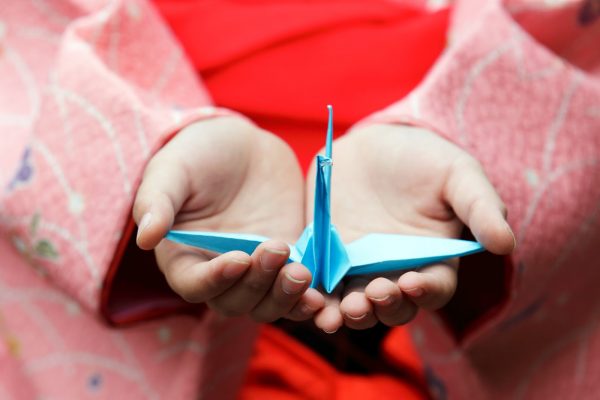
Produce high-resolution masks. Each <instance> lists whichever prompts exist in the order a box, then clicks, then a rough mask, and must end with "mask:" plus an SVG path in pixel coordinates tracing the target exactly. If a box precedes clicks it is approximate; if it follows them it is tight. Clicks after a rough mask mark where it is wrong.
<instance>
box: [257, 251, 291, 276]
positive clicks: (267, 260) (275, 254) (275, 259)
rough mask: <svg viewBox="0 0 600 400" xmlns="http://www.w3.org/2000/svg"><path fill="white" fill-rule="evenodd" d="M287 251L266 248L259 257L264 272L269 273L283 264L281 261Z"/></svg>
mask: <svg viewBox="0 0 600 400" xmlns="http://www.w3.org/2000/svg"><path fill="white" fill-rule="evenodd" d="M286 255H287V251H285V250H279V249H272V248H270V247H267V248H266V249H265V251H263V253H262V254H261V256H260V266H261V267H262V269H263V270H264V271H267V272H270V271H274V270H276V269H278V268H279V267H281V265H282V264H283V263H284V262H285V260H284V259H283V257H284V256H286Z"/></svg>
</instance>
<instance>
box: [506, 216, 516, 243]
mask: <svg viewBox="0 0 600 400" xmlns="http://www.w3.org/2000/svg"><path fill="white" fill-rule="evenodd" d="M506 230H507V231H508V233H510V236H511V237H512V240H513V247H512V248H513V250H514V249H516V248H517V238H516V237H515V234H514V232H513V231H512V229H511V228H510V225H509V224H508V222H507V223H506Z"/></svg>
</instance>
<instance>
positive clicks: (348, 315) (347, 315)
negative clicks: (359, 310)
mask: <svg viewBox="0 0 600 400" xmlns="http://www.w3.org/2000/svg"><path fill="white" fill-rule="evenodd" d="M345 315H346V317H347V318H350V319H351V320H353V321H359V320H361V319H363V318H364V317H366V316H367V313H364V314H362V315H359V316H358V317H355V316H352V315H350V314H348V313H346V314H345Z"/></svg>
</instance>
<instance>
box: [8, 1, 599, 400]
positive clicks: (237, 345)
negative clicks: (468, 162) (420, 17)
mask: <svg viewBox="0 0 600 400" xmlns="http://www.w3.org/2000/svg"><path fill="white" fill-rule="evenodd" d="M3 3H4V4H3V5H2V6H0V127H1V129H2V132H3V133H2V144H1V145H0V146H1V147H0V184H1V185H2V186H1V187H2V190H3V191H2V194H1V197H0V231H1V234H2V239H1V240H0V399H3V398H9V399H11V398H15V399H29V398H68V399H70V398H72V399H86V398H116V399H118V398H127V399H158V398H164V399H189V398H209V399H210V398H215V399H227V398H234V397H235V393H236V392H237V390H238V388H239V385H240V383H241V380H242V377H243V374H244V371H245V368H246V364H247V360H248V356H249V354H250V352H251V350H252V343H253V341H254V339H255V334H256V326H255V325H254V324H253V323H251V322H249V321H248V320H246V319H224V318H219V317H217V316H216V315H214V314H212V313H210V312H205V313H203V314H201V316H200V317H198V316H173V317H165V318H163V319H159V320H154V321H149V322H144V323H140V324H137V325H134V326H130V327H124V328H118V329H116V328H113V327H110V326H109V325H108V324H107V323H106V322H105V318H108V319H109V320H111V321H113V322H114V318H116V317H114V316H111V315H109V314H110V313H107V312H106V308H105V304H106V296H107V290H108V289H107V288H106V286H105V283H106V282H108V281H109V280H108V279H107V277H108V276H110V275H112V274H114V265H113V264H114V262H113V259H114V258H115V254H119V253H121V252H122V250H123V247H124V244H123V243H124V242H126V241H127V236H128V235H129V234H130V233H131V225H130V210H131V204H132V199H133V195H134V194H135V190H136V188H137V185H138V183H139V181H140V178H141V173H142V171H143V168H144V165H145V162H146V161H147V160H148V158H149V157H150V155H151V154H152V153H153V151H155V150H156V149H157V148H159V147H160V146H161V145H162V144H163V143H164V142H165V141H166V140H168V138H169V137H170V136H171V135H172V134H174V133H175V132H177V130H178V129H179V128H181V127H182V126H184V125H185V124H187V123H189V122H191V121H194V120H199V119H202V118H210V117H213V116H215V115H219V113H221V112H222V111H220V110H218V109H216V108H213V107H210V99H209V97H208V95H207V94H206V92H205V91H204V89H203V87H202V85H201V83H200V82H198V79H197V77H196V75H195V73H194V71H193V70H192V68H190V66H189V64H188V63H187V61H186V60H185V56H184V54H183V53H182V50H181V48H180V47H179V46H178V44H177V43H176V42H175V40H174V38H173V37H172V35H171V34H170V33H169V31H168V29H167V28H166V27H165V25H164V23H163V22H162V21H161V20H160V18H159V17H158V16H157V14H156V12H155V11H154V10H153V9H152V7H151V5H149V4H148V3H147V2H146V1H144V0H129V1H125V0H112V1H110V0H55V1H47V2H44V1H39V0H4V2H3ZM431 3H437V2H431ZM546 3H547V4H546ZM599 14H600V4H599V2H598V1H597V0H592V1H589V0H588V1H587V2H563V1H547V2H544V3H541V2H539V1H535V2H534V1H525V0H521V1H506V2H505V3H501V2H500V1H499V0H488V1H485V2H483V1H477V0H470V1H469V0H467V1H460V2H459V3H458V4H457V6H456V12H455V14H454V22H453V25H452V29H451V32H450V38H449V42H450V43H449V47H448V49H447V51H446V52H445V54H443V55H442V56H441V58H440V59H439V60H438V62H437V64H436V65H435V67H434V68H433V69H432V71H431V72H430V73H429V75H428V76H427V78H426V79H425V80H424V81H423V82H422V83H421V84H420V85H419V87H418V88H417V89H416V90H415V91H414V92H413V93H411V95H410V96H408V97H407V98H405V99H403V100H401V101H400V102H398V103H397V104H394V105H392V106H391V107H389V108H387V109H386V110H383V111H382V112H380V113H378V114H376V115H374V116H372V117H371V119H370V120H368V121H376V122H382V121H383V122H390V123H409V124H416V125H421V126H425V127H428V128H430V129H432V130H434V131H436V132H438V133H439V134H441V135H443V136H445V137H447V138H448V139H450V140H452V141H454V142H455V143H457V144H459V145H461V146H463V147H464V148H465V149H467V151H469V152H470V153H472V154H473V155H474V156H475V157H476V158H478V159H479V160H480V161H481V162H482V164H483V165H484V167H485V169H486V171H487V173H488V174H489V176H490V178H491V180H492V181H493V183H494V184H495V185H496V187H497V188H498V190H499V191H500V193H501V195H502V197H503V199H504V200H505V202H506V203H507V205H508V208H509V210H510V215H509V220H510V223H511V225H512V226H513V228H515V231H516V233H517V240H518V249H517V251H516V252H515V254H514V255H513V256H512V257H511V259H510V260H507V269H506V271H508V273H507V274H506V281H500V282H497V286H498V287H501V288H502V290H503V292H502V293H503V296H502V298H501V301H498V302H496V303H494V304H492V305H490V307H489V311H488V312H487V313H486V314H485V315H484V316H483V317H480V318H478V319H477V320H476V321H475V322H473V323H471V325H470V326H469V329H466V330H464V332H463V334H460V335H458V334H456V331H455V330H454V331H453V330H452V329H450V328H449V326H452V323H451V318H452V315H451V314H450V315H449V317H448V318H450V319H447V320H446V322H442V320H441V319H440V318H439V317H438V316H437V315H433V314H427V315H426V314H422V315H421V316H420V317H419V319H418V320H417V321H416V323H415V324H413V326H412V333H413V337H414V341H415V343H416V345H417V347H418V349H419V350H420V351H421V354H422V356H423V358H424V361H425V363H426V365H427V366H428V368H427V376H428V379H429V383H430V386H431V388H432V392H433V393H434V395H437V396H438V397H439V398H446V397H449V398H456V399H462V398H473V399H485V398H498V399H505V398H523V399H530V398H540V399H546V398H561V399H562V398H577V399H582V398H583V399H585V398H590V399H591V398H594V397H596V396H597V392H598V391H600V383H599V381H598V377H599V376H600V360H599V358H598V357H594V355H596V356H597V355H600V326H599V325H598V322H600V319H599V317H600V315H599V313H600V295H598V294H597V292H596V291H595V290H596V287H597V286H598V285H599V284H600V270H599V267H600V261H596V260H595V258H594V252H593V251H594V249H595V248H596V246H597V245H598V244H600V224H599V222H600V173H599V166H598V162H599V160H600V136H598V134H599V133H600V79H599V75H600V18H597V17H598V15H599ZM481 268H485V265H482V266H480V269H481ZM139 279H140V281H143V280H144V276H140V277H139ZM103 317H105V318H103ZM113 317H114V318H113ZM448 321H450V322H448ZM393 337H394V335H393V333H392V335H391V336H390V337H388V339H387V340H388V342H389V341H393Z"/></svg>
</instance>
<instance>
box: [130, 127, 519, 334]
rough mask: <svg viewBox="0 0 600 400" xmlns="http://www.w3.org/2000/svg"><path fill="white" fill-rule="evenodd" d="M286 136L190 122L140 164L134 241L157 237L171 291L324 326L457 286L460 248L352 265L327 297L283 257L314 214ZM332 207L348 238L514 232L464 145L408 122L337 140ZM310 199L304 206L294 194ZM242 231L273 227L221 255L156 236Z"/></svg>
mask: <svg viewBox="0 0 600 400" xmlns="http://www.w3.org/2000/svg"><path fill="white" fill-rule="evenodd" d="M304 186H305V183H304V182H303V179H302V174H301V172H300V169H299V167H298V164H297V161H296V158H295V157H294V154H293V152H292V151H291V150H290V148H289V147H288V146H287V145H286V144H285V143H284V142H282V141H281V140H280V139H278V138H277V137H275V136H274V135H272V134H270V133H269V132H266V131H264V130H261V129H259V128H258V127H256V126H255V125H253V124H251V123H250V122H248V121H247V120H245V119H243V118H240V117H233V116H232V117H221V118H215V119H211V120H207V121H201V122H197V123H194V124H191V125H190V126H188V127H187V128H185V129H183V130H182V131H181V132H179V133H178V134H177V135H176V136H175V137H174V138H173V139H172V140H171V141H170V142H169V143H168V144H167V145H166V146H164V147H163V148H162V149H161V150H160V151H159V152H158V153H157V154H156V155H155V156H154V157H153V158H152V159H151V160H150V162H149V164H148V165H147V167H146V169H145V172H144V177H143V181H142V184H141V186H140V188H139V190H138V193H137V196H136V199H135V203H134V211H133V214H134V218H135V220H136V222H137V223H138V237H137V243H138V245H139V247H140V248H142V249H147V250H149V249H154V251H155V253H156V258H157V261H158V265H159V268H160V269H161V271H162V272H163V273H164V275H165V278H166V280H167V282H169V284H170V286H171V287H172V288H173V290H174V291H175V292H177V293H178V294H179V295H181V296H182V297H183V298H184V299H185V300H187V301H190V302H202V303H206V304H207V305H208V306H209V307H210V308H211V309H213V310H215V311H217V312H219V313H221V314H223V315H226V316H236V315H249V316H250V317H251V318H253V319H254V320H256V321H259V322H270V321H274V320H276V319H278V318H281V317H285V318H288V319H292V320H306V319H309V318H314V321H315V324H316V325H317V326H318V327H319V328H321V329H323V330H324V331H325V332H334V331H336V330H337V329H339V327H341V326H342V325H346V326H348V327H350V328H353V329H365V328H368V327H371V326H373V325H374V324H375V323H377V321H381V322H382V323H384V324H386V325H390V326H394V325H400V324H404V323H406V322H408V321H410V320H411V319H412V318H413V317H414V315H415V314H416V312H417V311H418V309H419V308H424V309H428V310H433V309H437V308H439V307H441V306H443V305H444V304H446V303H447V302H448V301H449V299H450V298H451V296H452V294H453V293H454V290H455V288H456V267H457V264H458V263H457V261H456V260H454V261H451V262H449V263H446V264H437V265H431V266H428V267H425V268H422V269H420V270H419V271H418V272H407V273H404V274H392V275H387V276H385V277H372V276H369V277H356V278H353V279H351V280H347V281H346V282H345V283H344V285H340V287H339V288H338V289H337V290H336V292H335V293H334V294H333V295H331V296H329V295H327V296H326V295H324V294H323V293H321V292H319V291H317V290H315V289H309V288H308V285H309V282H310V279H311V276H310V272H309V271H308V269H307V268H305V267H304V266H302V265H300V264H297V263H291V264H287V265H286V264H285V262H286V260H287V258H288V252H289V249H288V247H287V245H286V242H287V243H294V242H295V241H296V240H297V238H298V236H299V235H300V233H301V231H302V229H303V227H304V226H305V224H306V223H307V221H309V220H311V219H312V209H311V207H312V198H313V197H312V196H313V194H312V190H313V189H314V171H313V172H312V173H311V174H310V175H309V178H308V180H307V183H306V190H305V187H304ZM332 188H333V189H332V190H333V191H332V207H331V208H332V218H333V221H334V223H335V224H336V227H337V228H338V230H339V231H340V233H341V235H342V238H343V239H344V241H346V242H349V241H352V240H354V239H356V238H358V237H360V236H363V235H364V234H367V233H370V232H383V233H385V232H389V233H406V234H418V235H429V236H443V237H457V236H458V235H459V234H460V232H461V230H462V228H463V226H464V225H465V224H466V225H467V226H469V227H470V228H471V230H472V232H473V233H474V235H475V237H476V238H477V239H478V240H479V241H480V242H481V243H482V244H483V245H484V246H485V247H486V248H487V249H488V250H490V251H492V252H494V253H496V254H507V253H509V252H511V251H512V250H513V248H514V236H513V234H512V232H511V230H510V228H509V226H508V224H507V223H506V220H505V216H506V211H505V208H504V205H503V203H502V201H501V200H500V198H499V197H498V195H497V194H496V192H495V190H494V188H493V187H492V185H491V184H490V183H489V181H488V179H487V178H486V176H485V174H484V173H483V170H482V168H481V166H480V165H479V164H478V163H477V161H475V160H474V159H473V158H472V157H470V156H469V155H468V154H467V153H466V152H464V151H462V150H461V149H460V148H458V147H456V146H454V145H452V144H451V143H449V142H447V141H446V140H444V139H442V138H441V137H439V136H437V135H435V134H433V133H431V132H428V131H425V130H421V129H416V128H409V127H405V126H394V125H372V126H369V127H366V128H360V129H357V130H355V131H353V132H351V133H350V134H348V135H346V136H344V137H343V138H341V139H339V140H337V141H335V143H334V168H333V176H332ZM305 193H306V196H307V198H308V199H309V200H308V201H307V202H306V205H307V206H308V207H305V202H304V195H305ZM171 228H174V229H188V230H210V231H224V232H250V233H256V234H261V235H264V236H268V237H271V238H276V240H270V241H268V242H265V243H263V244H261V245H260V246H259V247H258V248H257V249H256V250H255V252H254V253H253V254H251V255H248V254H245V253H243V252H239V251H233V252H229V253H226V254H222V255H217V254H211V253H209V252H205V251H201V250H198V249H193V248H190V247H186V246H181V245H178V244H174V243H171V242H169V241H166V240H162V238H163V237H164V235H165V234H166V232H167V231H168V230H169V229H171Z"/></svg>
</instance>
